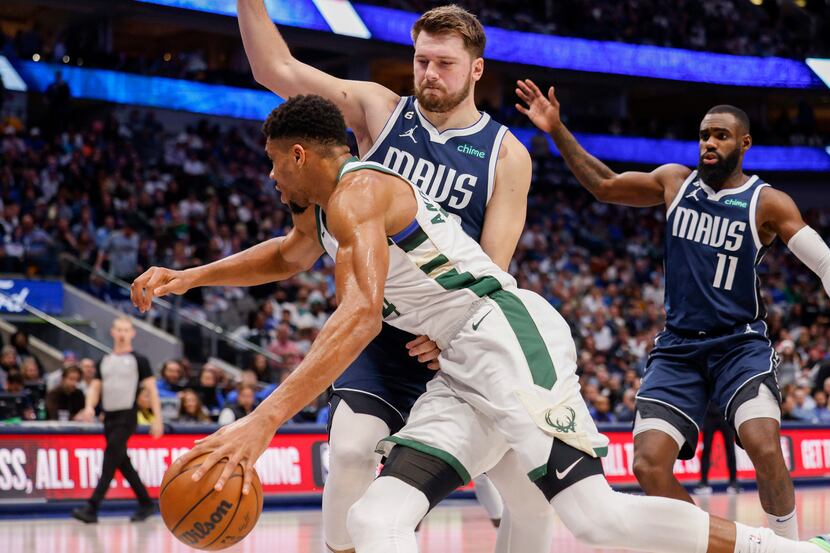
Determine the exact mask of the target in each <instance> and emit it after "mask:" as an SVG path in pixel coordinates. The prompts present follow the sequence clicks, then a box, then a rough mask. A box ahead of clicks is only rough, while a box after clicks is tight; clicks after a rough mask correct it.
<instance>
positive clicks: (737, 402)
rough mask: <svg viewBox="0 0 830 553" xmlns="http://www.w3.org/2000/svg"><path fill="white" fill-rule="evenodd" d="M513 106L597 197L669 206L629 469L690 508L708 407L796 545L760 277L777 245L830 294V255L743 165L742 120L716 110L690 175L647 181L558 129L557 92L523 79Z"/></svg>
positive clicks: (747, 142)
mask: <svg viewBox="0 0 830 553" xmlns="http://www.w3.org/2000/svg"><path fill="white" fill-rule="evenodd" d="M516 92H517V94H518V95H519V97H520V98H521V100H523V101H524V102H525V104H526V105H522V104H517V108H518V109H519V110H520V111H521V112H522V113H525V114H526V115H528V117H529V118H530V120H531V121H533V123H534V124H535V125H536V126H537V127H539V128H540V129H541V130H543V131H545V132H547V133H549V134H550V135H551V137H552V138H553V140H554V142H555V143H556V146H557V148H558V149H559V151H560V152H561V153H562V156H563V157H564V159H565V161H566V162H567V164H568V167H569V168H570V169H571V171H573V173H574V175H576V177H577V179H578V180H579V182H580V183H582V185H583V186H584V187H585V188H586V189H587V190H588V191H589V192H591V193H592V194H593V195H594V196H595V197H596V198H597V199H598V200H600V201H604V202H610V203H616V204H621V205H629V206H635V207H645V206H653V205H660V204H665V205H666V206H667V212H666V254H665V265H666V328H665V330H663V331H662V332H661V333H660V334H658V335H657V338H656V339H655V348H654V350H653V351H652V352H651V354H650V356H649V359H648V363H647V365H646V372H645V376H644V377H643V382H642V387H641V388H640V391H639V393H638V395H637V416H636V420H635V424H634V436H635V437H634V472H635V474H636V476H637V480H638V481H639V482H640V485H641V486H642V487H643V489H644V490H645V491H646V493H648V494H650V495H661V496H665V497H672V498H676V499H682V500H685V501H692V500H691V498H690V497H689V494H688V493H687V492H686V490H685V489H684V488H683V486H681V485H680V483H679V482H678V481H677V479H676V478H675V477H674V474H673V472H672V467H673V466H674V462H675V460H676V459H677V458H678V456H679V457H680V458H681V459H690V458H692V457H693V456H694V454H695V450H696V448H697V440H698V433H699V427H700V424H701V422H702V420H703V418H704V415H705V413H706V408H707V405H708V403H709V401H710V400H711V401H713V402H716V403H717V405H718V407H719V408H720V409H721V410H722V412H724V413H725V415H726V418H727V421H728V422H729V423H730V424H731V425H732V426H733V427H734V429H735V431H736V433H737V437H738V442H739V444H740V445H741V446H742V447H743V448H744V449H745V450H746V452H747V454H748V455H749V457H750V459H751V460H752V463H753V464H754V465H755V470H756V474H757V481H758V492H759V495H760V498H761V504H762V506H763V508H764V512H765V513H766V514H767V518H768V521H769V525H770V527H771V528H772V529H773V530H774V531H775V532H776V533H777V534H778V535H780V536H783V537H787V538H791V539H798V538H797V536H798V523H797V520H796V512H795V494H794V492H793V484H792V480H791V479H790V475H789V472H788V470H787V465H786V463H785V461H784V456H783V453H782V451H781V443H780V436H779V431H780V421H781V410H780V399H781V396H780V392H779V390H778V384H777V381H776V377H775V365H776V356H775V352H774V350H773V348H772V345H771V344H770V341H769V338H768V337H767V326H766V323H765V322H764V317H765V309H764V305H763V300H762V298H761V296H760V290H759V279H758V275H757V271H756V268H757V266H758V264H759V263H760V261H761V259H762V258H763V256H764V252H765V251H766V249H767V248H768V247H769V246H770V245H771V244H772V242H773V241H774V240H775V238H776V237H777V236H778V237H781V239H782V240H783V241H784V243H786V244H787V247H788V248H789V249H790V251H792V252H793V254H795V256H796V257H798V258H799V259H800V260H801V261H802V262H803V263H804V264H805V265H807V266H808V267H809V268H810V269H811V270H813V271H814V272H815V273H816V274H817V275H818V276H819V278H820V279H821V282H822V284H823V285H824V289H825V290H826V291H827V292H828V294H830V249H829V248H828V247H827V244H826V243H825V242H824V240H822V239H821V237H820V236H819V235H818V233H816V232H815V231H814V230H813V229H812V228H810V227H809V226H807V225H806V224H805V223H804V220H803V219H802V218H801V213H800V212H799V210H798V207H797V206H796V205H795V202H793V200H792V199H791V198H790V197H789V196H788V195H787V194H785V193H784V192H781V191H779V190H776V189H774V188H772V187H771V186H770V185H769V184H767V183H765V182H763V181H762V180H761V179H759V178H758V177H757V176H749V175H746V174H744V172H743V170H742V162H743V158H744V155H745V154H746V152H747V150H749V148H750V147H751V146H752V138H751V136H750V134H749V119H748V117H747V116H746V114H745V113H744V112H743V111H742V110H740V109H738V108H735V107H733V106H716V107H714V108H712V109H711V110H709V112H708V113H707V114H706V116H705V117H704V118H703V121H702V122H701V124H700V133H699V136H700V141H699V143H700V158H699V161H698V166H697V170H694V171H693V170H690V169H689V168H687V167H684V166H682V165H676V164H669V165H663V166H661V167H658V168H657V169H655V170H654V171H652V172H651V173H638V172H627V173H622V174H617V173H614V172H613V171H612V170H611V169H609V168H608V167H607V166H606V165H604V164H603V163H602V162H601V161H599V160H598V159H596V158H595V157H593V156H591V155H590V154H589V153H588V152H587V151H585V149H584V148H582V147H581V146H580V145H579V143H578V142H577V141H576V139H575V138H574V137H573V135H572V134H571V133H570V132H569V131H568V130H567V128H565V125H563V124H562V121H561V120H560V114H559V102H558V101H557V99H556V97H555V95H554V89H553V87H551V88H550V90H549V92H548V96H547V97H545V96H544V95H543V94H542V93H541V91H540V90H539V89H538V87H537V86H536V85H535V84H534V83H533V82H532V81H530V80H525V81H519V82H518V88H517V89H516Z"/></svg>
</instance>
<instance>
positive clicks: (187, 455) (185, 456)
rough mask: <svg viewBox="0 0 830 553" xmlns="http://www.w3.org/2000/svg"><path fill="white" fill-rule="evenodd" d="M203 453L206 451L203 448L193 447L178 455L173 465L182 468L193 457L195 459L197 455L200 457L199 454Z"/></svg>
mask: <svg viewBox="0 0 830 553" xmlns="http://www.w3.org/2000/svg"><path fill="white" fill-rule="evenodd" d="M202 453H204V451H202V448H200V447H198V446H196V447H194V448H192V449H191V450H190V451H186V452H184V453H182V454H181V455H179V456H178V457H176V459H175V460H174V461H173V464H172V466H173V467H176V468H181V467H183V466H185V465H186V464H187V463H189V462H190V461H192V460H193V459H195V458H196V457H198V456H199V455H201V454H202Z"/></svg>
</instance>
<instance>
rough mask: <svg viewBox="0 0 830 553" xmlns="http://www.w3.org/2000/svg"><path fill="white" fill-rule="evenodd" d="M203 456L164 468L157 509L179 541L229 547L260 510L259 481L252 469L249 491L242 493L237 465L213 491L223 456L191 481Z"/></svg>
mask: <svg viewBox="0 0 830 553" xmlns="http://www.w3.org/2000/svg"><path fill="white" fill-rule="evenodd" d="M204 457H205V455H201V456H199V457H196V458H195V459H193V460H192V461H190V462H189V463H188V464H187V465H185V466H184V467H183V468H182V469H181V470H180V471H178V472H175V471H174V470H173V469H172V468H170V469H167V472H166V473H165V474H164V479H162V482H161V493H160V494H159V508H160V509H161V518H162V519H164V523H165V524H166V525H167V528H168V529H169V530H170V531H171V532H172V533H173V535H174V536H176V537H177V538H178V539H179V541H181V542H182V543H185V544H187V545H189V546H190V547H195V548H196V549H204V550H208V551H210V550H217V549H224V548H226V547H230V546H231V545H233V544H235V543H237V542H238V541H240V540H241V539H242V538H244V537H245V536H247V535H248V532H250V531H251V530H252V529H253V528H254V526H255V525H256V522H257V520H258V519H259V515H260V513H262V484H261V483H260V481H259V476H258V475H257V473H256V471H254V478H253V480H252V481H251V491H250V493H248V495H242V480H243V476H242V467H239V466H238V467H236V469H235V470H234V471H233V474H232V475H231V477H230V478H228V481H227V482H225V486H224V487H223V488H222V491H221V492H217V491H216V490H214V489H213V486H214V484H216V481H217V480H218V479H219V475H221V474H222V471H223V470H224V469H225V463H226V460H224V459H223V460H222V461H219V462H218V463H217V464H216V465H214V466H213V467H212V468H211V469H210V470H209V471H208V473H207V474H205V475H204V476H202V478H201V480H199V481H198V482H194V481H193V480H191V479H190V476H191V475H192V474H193V471H194V470H196V468H197V467H199V466H201V464H202V460H203V459H204Z"/></svg>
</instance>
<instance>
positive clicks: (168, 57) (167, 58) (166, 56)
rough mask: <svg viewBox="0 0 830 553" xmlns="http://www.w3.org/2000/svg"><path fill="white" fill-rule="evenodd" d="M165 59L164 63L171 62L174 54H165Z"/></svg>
mask: <svg viewBox="0 0 830 553" xmlns="http://www.w3.org/2000/svg"><path fill="white" fill-rule="evenodd" d="M163 59H164V61H170V60H172V59H173V54H171V53H170V52H165V53H164V58H163Z"/></svg>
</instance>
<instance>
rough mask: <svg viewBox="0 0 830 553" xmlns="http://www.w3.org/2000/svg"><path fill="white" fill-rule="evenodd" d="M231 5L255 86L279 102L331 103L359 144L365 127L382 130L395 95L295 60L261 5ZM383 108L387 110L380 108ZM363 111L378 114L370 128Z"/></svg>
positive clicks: (245, 1) (252, 0)
mask: <svg viewBox="0 0 830 553" xmlns="http://www.w3.org/2000/svg"><path fill="white" fill-rule="evenodd" d="M236 5H237V14H238V17H239V30H240V32H241V34H242V43H243V45H244V47H245V54H246V55H247V56H248V62H249V63H250V64H251V71H252V72H253V74H254V78H255V79H256V81H257V82H258V83H260V84H261V85H262V86H264V87H266V88H268V89H269V90H271V91H273V92H274V93H276V94H278V95H280V96H282V97H283V98H289V97H291V96H295V95H297V94H318V95H320V96H323V97H325V98H327V99H329V100H331V101H332V102H334V103H335V104H337V107H339V108H340V111H342V112H343V115H344V117H345V118H346V123H347V124H348V125H349V126H350V127H351V128H352V130H353V131H354V132H355V134H356V135H358V139H360V138H361V136H360V135H361V133H363V132H367V131H368V129H369V128H370V127H372V128H374V127H378V125H379V127H378V129H379V128H382V127H383V124H384V123H385V121H386V118H387V117H388V116H389V113H391V111H392V110H393V109H394V106H395V104H396V103H397V102H398V99H399V97H398V95H397V94H395V93H394V92H392V91H391V90H389V89H388V88H386V87H383V86H381V85H379V84H377V83H372V82H365V81H350V80H344V79H338V78H336V77H333V76H331V75H329V74H327V73H324V72H323V71H320V70H318V69H316V68H314V67H312V66H310V65H307V64H305V63H302V62H300V61H298V60H297V59H295V58H294V56H292V55H291V51H290V50H289V48H288V44H286V42H285V40H284V39H283V37H282V36H281V35H280V33H279V31H278V30H277V28H276V27H275V26H274V23H273V21H271V18H270V17H269V16H268V10H267V9H266V7H265V3H264V1H263V0H238V1H237V4H236ZM385 105H388V110H386V109H382V108H381V106H385ZM367 112H369V114H374V113H375V112H377V113H378V121H377V122H374V123H375V124H374V125H371V124H369V123H370V122H367V121H366V118H367ZM380 119H382V120H380Z"/></svg>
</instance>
